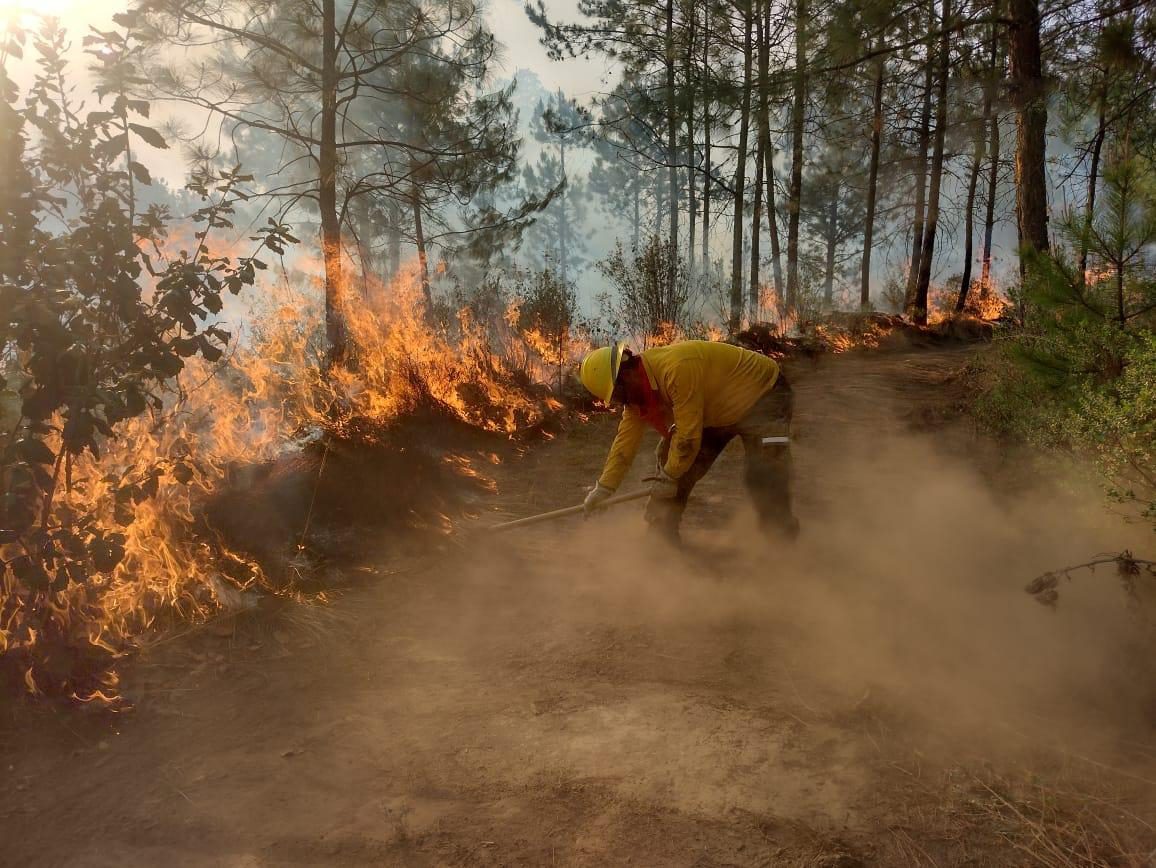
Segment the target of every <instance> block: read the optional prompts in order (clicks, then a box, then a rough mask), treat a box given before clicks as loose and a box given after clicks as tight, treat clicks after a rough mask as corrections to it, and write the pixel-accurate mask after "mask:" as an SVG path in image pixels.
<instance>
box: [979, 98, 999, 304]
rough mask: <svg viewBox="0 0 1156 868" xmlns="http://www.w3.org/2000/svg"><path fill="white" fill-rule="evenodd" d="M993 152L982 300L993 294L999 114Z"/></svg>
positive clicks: (985, 221)
mask: <svg viewBox="0 0 1156 868" xmlns="http://www.w3.org/2000/svg"><path fill="white" fill-rule="evenodd" d="M988 150H990V151H991V167H990V169H989V170H988V176H987V203H986V205H987V211H986V213H985V214H984V218H983V267H982V269H981V271H980V275H979V287H980V288H979V293H980V298H987V296H988V295H990V294H991V249H992V238H993V237H994V236H995V197H996V193H998V192H999V191H998V189H997V187H998V184H999V113H998V112H996V113H994V114H993V115H992V118H991V139H990V140H989V142H988Z"/></svg>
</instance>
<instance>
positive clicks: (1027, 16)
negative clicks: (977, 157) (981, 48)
mask: <svg viewBox="0 0 1156 868" xmlns="http://www.w3.org/2000/svg"><path fill="white" fill-rule="evenodd" d="M1010 12H1011V28H1010V30H1011V40H1010V49H1009V51H1010V53H1009V59H1010V63H1011V85H1012V87H1011V90H1012V101H1013V103H1014V105H1015V109H1016V157H1015V168H1016V208H1017V211H1018V212H1019V213H1018V217H1019V231H1020V237H1021V241H1020V248H1021V259H1022V260H1024V266H1026V265H1027V263H1028V262H1029V261H1030V259H1031V256H1032V255H1034V254H1040V253H1047V252H1048V248H1049V246H1050V245H1049V243H1048V190H1047V185H1048V179H1047V165H1046V158H1047V126H1048V106H1047V99H1046V93H1045V91H1044V64H1043V56H1042V54H1041V50H1040V6H1039V2H1038V0H1011V3H1010ZM1025 254H1026V255H1025Z"/></svg>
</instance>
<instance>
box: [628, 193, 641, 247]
mask: <svg viewBox="0 0 1156 868" xmlns="http://www.w3.org/2000/svg"><path fill="white" fill-rule="evenodd" d="M641 210H642V181H641V180H640V179H639V178H637V177H636V178H635V179H634V217H633V219H632V220H631V225H630V228H631V240H632V241H633V246H632V247H631V250H635V251H637V250H638V236H639V233H641V231H642V214H641Z"/></svg>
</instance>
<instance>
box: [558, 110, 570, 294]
mask: <svg viewBox="0 0 1156 868" xmlns="http://www.w3.org/2000/svg"><path fill="white" fill-rule="evenodd" d="M558 100H559V105H561V104H562V103H561V100H562V91H560V90H559V91H558ZM558 158H559V161H560V162H561V167H562V181H563V183H566V182H567V181H568V178H567V176H566V143H565V142H564V141H559V142H558ZM569 192H570V191H569V190H568V189H566V188H563V190H562V195H561V196H559V197H558V262H557V267H558V274H559V276H560V277H561V278H562V282H563V283H565V282H566V268H567V263H568V261H569V259H570V213H569V212H568V211H567V210H566V199H567V197H568V194H569Z"/></svg>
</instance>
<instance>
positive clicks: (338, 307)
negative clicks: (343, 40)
mask: <svg viewBox="0 0 1156 868" xmlns="http://www.w3.org/2000/svg"><path fill="white" fill-rule="evenodd" d="M321 17H322V19H323V20H322V24H321V143H320V146H319V148H318V190H317V204H318V208H319V209H320V211H321V251H322V258H323V259H324V263H325V340H326V343H327V344H328V345H329V356H328V364H329V365H330V366H333V365H340V364H342V363H343V362H344V360H345V355H346V345H345V323H344V314H345V299H344V297H343V293H344V287H343V285H342V276H341V218H340V217H339V216H338V213H337V8H336V0H322V4H321Z"/></svg>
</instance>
